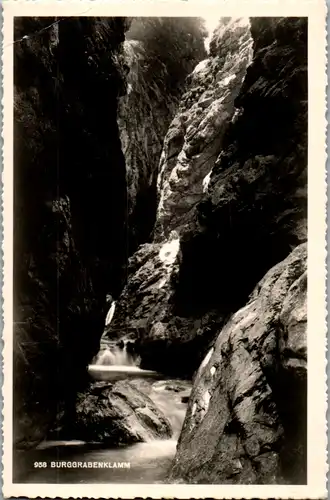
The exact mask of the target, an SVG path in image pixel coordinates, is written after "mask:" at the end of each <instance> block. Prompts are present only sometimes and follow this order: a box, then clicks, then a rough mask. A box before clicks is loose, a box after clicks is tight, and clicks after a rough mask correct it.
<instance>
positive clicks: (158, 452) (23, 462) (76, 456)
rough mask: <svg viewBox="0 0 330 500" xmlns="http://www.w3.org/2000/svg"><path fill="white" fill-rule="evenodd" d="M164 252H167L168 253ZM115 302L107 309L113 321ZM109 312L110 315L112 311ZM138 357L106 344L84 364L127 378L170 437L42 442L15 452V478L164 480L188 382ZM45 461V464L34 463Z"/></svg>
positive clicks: (103, 374)
mask: <svg viewBox="0 0 330 500" xmlns="http://www.w3.org/2000/svg"><path fill="white" fill-rule="evenodd" d="M166 257H168V255H166ZM114 304H115V303H114V302H113V303H112V306H111V308H110V311H109V313H108V317H109V318H110V319H109V321H111V320H112V318H113V314H114V309H115V305H114ZM110 313H111V314H110ZM137 363H138V360H137V359H134V358H133V356H131V355H130V354H129V353H128V352H127V341H126V340H124V341H123V349H121V348H120V347H119V346H117V345H116V344H111V345H110V343H109V346H108V347H107V348H106V349H103V350H101V351H100V352H99V353H98V355H97V356H96V360H95V364H91V365H89V367H88V371H89V373H90V375H91V376H92V377H93V378H94V379H95V380H110V381H113V382H115V381H117V380H123V379H124V380H126V379H129V380H130V382H131V384H132V385H134V386H135V387H137V388H138V389H139V390H140V391H142V392H144V393H145V394H147V395H148V396H149V397H150V399H151V400H152V401H153V402H154V404H155V405H156V406H157V407H158V408H159V409H160V410H161V411H162V413H163V414H164V415H165V416H166V417H167V418H168V420H169V421H170V423H171V427H172V432H173V437H172V438H171V439H155V440H152V441H149V442H146V443H138V444H134V445H130V446H124V447H120V448H105V447H104V446H102V444H101V443H86V442H83V441H78V440H71V441H44V442H42V443H41V444H39V446H38V447H37V449H35V450H31V451H24V452H22V453H21V454H20V453H18V454H17V455H16V457H15V471H14V476H15V477H14V481H15V482H26V483H162V482H164V480H165V478H166V475H167V472H168V470H169V468H170V466H171V463H172V460H173V458H174V455H175V450H176V443H177V439H178V437H179V434H180V430H181V427H182V424H183V420H184V417H185V413H186V406H187V404H186V403H183V402H182V398H183V397H187V396H188V395H189V393H190V389H191V383H190V382H188V381H183V380H160V381H159V380H158V381H156V382H155V380H154V379H155V378H156V379H159V378H162V379H163V378H164V376H163V375H161V374H159V373H157V372H154V371H152V370H142V369H141V368H139V367H138V366H137ZM52 462H53V463H58V464H61V463H63V462H64V463H79V462H81V463H84V462H97V463H104V462H107V463H119V462H120V463H121V462H126V463H128V462H129V463H130V468H110V469H109V468H77V467H71V468H68V467H65V468H63V467H60V468H54V467H51V463H52ZM35 463H46V464H47V467H34V464H35Z"/></svg>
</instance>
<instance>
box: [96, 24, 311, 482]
mask: <svg viewBox="0 0 330 500" xmlns="http://www.w3.org/2000/svg"><path fill="white" fill-rule="evenodd" d="M210 49H211V50H210V57H209V58H208V59H207V60H205V61H203V62H202V63H200V64H199V65H198V66H197V67H196V69H195V70H194V72H193V73H192V75H191V77H190V88H189V89H188V91H187V93H186V94H185V95H184V96H183V98H182V102H181V105H180V107H179V111H178V113H177V115H176V116H175V118H174V120H173V122H172V124H171V126H170V128H169V132H168V134H167V136H166V138H165V141H164V148H163V152H162V156H161V160H160V174H159V177H158V188H159V205H158V212H157V221H156V225H155V231H154V241H153V242H152V243H150V244H147V245H142V246H141V247H140V248H139V250H138V251H137V252H136V253H135V254H134V256H133V257H132V258H131V259H130V263H129V268H128V282H127V285H126V287H125V289H124V291H123V293H122V295H121V297H120V299H119V301H118V303H117V306H116V312H115V315H114V318H113V322H112V323H111V325H110V328H109V329H108V331H107V332H105V335H104V337H105V338H112V339H114V338H116V337H118V336H122V335H125V336H126V337H127V338H131V339H135V343H136V346H137V350H138V351H139V353H140V355H141V359H142V366H143V367H146V368H153V369H156V370H160V371H164V372H167V373H176V374H181V375H192V374H193V373H194V372H195V370H196V369H197V368H198V366H199V365H200V364H201V362H202V360H203V358H205V356H206V354H207V353H209V355H208V357H207V358H206V360H205V359H204V362H203V364H202V367H201V368H200V369H199V372H198V374H197V377H196V378H195V382H194V390H193V395H192V398H191V400H190V403H189V410H188V413H187V418H186V423H185V426H184V429H183V432H182V435H181V438H180V442H179V447H178V452H177V457H176V462H175V465H174V468H173V471H172V474H171V480H175V481H181V480H185V481H197V482H200V483H203V482H210V481H211V482H214V483H224V482H227V483H237V482H240V483H242V484H245V483H247V482H252V483H263V482H264V483H281V482H288V483H297V482H298V483H299V482H300V483H301V482H304V481H305V480H306V475H305V473H306V467H305V466H306V463H305V460H306V446H305V441H304V440H305V437H306V428H305V425H306V346H305V327H306V316H305V315H306V310H305V300H306V276H305V271H306V263H305V261H306V247H305V245H304V242H306V239H307V20H306V19H304V18H251V19H250V20H249V21H248V20H233V19H224V20H221V22H220V24H219V26H218V28H217V29H216V31H215V33H214V36H213V39H212V41H211V44H210ZM279 263H280V264H279ZM274 266H275V267H274ZM270 269H271V270H270ZM269 270H270V271H269ZM265 275H266V276H265ZM263 276H265V277H264V278H263ZM260 280H261V281H260ZM258 282H259V284H258ZM253 290H255V291H254V292H253ZM252 292H253V293H252ZM251 293H252V296H251ZM249 297H250V299H249ZM297 420H299V425H298V424H297ZM196 450H197V451H196Z"/></svg>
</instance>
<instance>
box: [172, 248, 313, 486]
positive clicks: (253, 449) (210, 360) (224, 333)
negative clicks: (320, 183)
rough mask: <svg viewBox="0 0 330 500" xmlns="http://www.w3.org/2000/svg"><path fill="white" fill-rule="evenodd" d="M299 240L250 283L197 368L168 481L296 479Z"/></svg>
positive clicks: (300, 379)
mask: <svg viewBox="0 0 330 500" xmlns="http://www.w3.org/2000/svg"><path fill="white" fill-rule="evenodd" d="M306 289H307V246H306V244H302V245H300V246H298V247H297V248H296V249H295V250H294V251H293V252H292V253H291V254H290V255H289V256H288V257H287V258H286V259H285V260H284V261H282V262H280V263H279V264H277V265H276V266H275V267H273V268H272V269H271V270H270V271H269V272H268V273H267V274H266V275H265V276H264V278H263V279H262V280H261V281H260V282H259V283H258V285H257V287H256V288H255V290H254V291H253V293H252V295H251V297H250V300H249V301H248V303H247V305H246V306H244V307H243V308H242V309H240V310H239V311H237V312H236V313H235V314H234V315H233V316H232V317H231V318H230V320H229V321H228V322H227V323H226V325H225V326H224V328H223V329H222V330H221V331H220V332H219V335H218V338H217V340H216V342H215V344H214V347H212V349H211V350H210V351H209V353H208V355H207V356H206V357H205V359H204V361H203V363H202V364H201V366H200V367H199V370H198V372H197V374H196V377H195V380H194V386H193V392H192V395H191V397H190V401H189V407H188V410H187V414H186V419H185V422H184V425H183V430H182V433H181V436H180V440H179V444H178V449H177V454H176V457H175V463H174V466H173V469H172V473H171V480H173V481H176V480H183V481H188V482H197V483H210V482H211V483H221V484H237V483H239V484H249V483H263V484H275V483H286V482H289V483H295V484H299V483H304V482H305V481H306V466H307V462H306V460H307V455H306V444H307V443H306V437H307V425H306V424H307V420H306V416H307V415H306V403H307V338H306V325H307V304H306Z"/></svg>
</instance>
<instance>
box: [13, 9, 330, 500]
mask: <svg viewBox="0 0 330 500" xmlns="http://www.w3.org/2000/svg"><path fill="white" fill-rule="evenodd" d="M82 10H83V9H82ZM217 12H218V15H215V11H214V9H213V10H210V12H208V9H207V8H205V9H204V11H203V10H202V11H200V13H201V15H199V16H195V15H194V16H189V15H183V16H182V15H180V16H179V15H177V16H176V11H175V9H172V15H171V16H168V15H166V16H159V17H156V16H155V15H153V16H141V15H131V16H119V15H114V16H103V17H102V16H96V15H89V14H87V15H83V14H81V15H73V16H70V15H63V16H58V17H56V16H44V15H42V16H27V15H22V16H19V15H16V16H15V17H14V18H13V41H12V47H11V50H12V53H13V56H12V57H13V68H12V71H13V103H12V107H13V268H12V273H13V274H12V280H13V283H12V290H13V295H12V296H13V308H12V310H13V312H12V318H13V319H12V326H11V335H12V352H11V356H12V364H11V371H12V373H11V374H10V376H11V377H12V426H13V427H12V429H13V431H12V443H11V451H12V461H11V467H12V478H11V481H12V483H13V484H17V485H21V489H20V490H19V491H22V492H24V491H25V490H24V489H22V485H24V484H26V485H34V484H39V485H49V487H51V485H54V490H53V491H52V490H51V489H49V490H47V491H50V493H49V494H48V495H47V496H52V495H53V496H56V487H55V486H56V485H70V484H71V485H75V484H76V485H81V489H80V490H79V491H80V492H82V493H81V495H82V496H85V495H84V489H83V485H95V486H97V485H98V484H109V483H111V484H116V485H117V486H118V485H125V484H130V485H136V489H135V492H136V493H135V495H133V496H136V495H137V494H138V492H139V489H138V488H139V486H138V485H158V486H159V487H161V486H164V487H165V486H166V485H274V486H276V485H282V486H283V485H284V486H285V485H288V486H290V485H298V486H299V485H300V486H306V485H307V484H308V477H309V475H308V473H309V471H308V453H309V451H310V448H309V446H308V444H309V443H308V422H309V419H308V407H309V404H310V403H308V401H309V399H308V398H309V397H310V386H309V385H308V377H309V369H307V368H309V363H310V357H309V349H308V348H307V347H308V345H309V343H308V342H307V339H308V336H309V335H310V330H308V335H307V326H308V323H309V320H308V322H307V312H308V314H309V308H308V307H307V297H308V294H307V291H308V287H309V280H310V272H308V273H307V264H308V258H309V248H310V241H309V230H310V225H311V223H310V219H308V217H309V216H310V211H309V209H308V210H307V207H309V197H308V196H307V193H309V182H310V177H311V175H313V174H311V170H310V169H311V165H310V164H309V163H310V159H309V131H310V127H309V116H310V106H309V95H310V94H309V71H310V70H309V51H308V47H309V43H310V39H309V18H308V16H294V15H292V16H260V17H256V16H252V17H251V16H243V17H239V16H237V17H235V16H231V17H226V16H225V15H222V13H221V9H218V11H217ZM320 27H321V28H322V26H320ZM321 83H322V82H321ZM323 90H324V89H323V88H322V84H321V85H320V92H321V93H322V91H323ZM314 92H315V90H314ZM322 133H323V129H322V124H320V134H321V136H322ZM322 160H323V156H321V162H319V163H317V162H316V163H315V164H313V165H312V168H313V169H319V171H322V169H324V168H325V164H323V163H322ZM308 169H309V170H308ZM308 172H309V173H308ZM320 196H322V193H320ZM307 220H308V223H307ZM321 236H322V235H321ZM321 240H322V238H321ZM307 249H308V251H307ZM320 255H321V260H322V255H323V254H320ZM320 264H321V268H322V266H323V265H325V264H322V262H320ZM307 274H308V279H307ZM321 288H322V283H321ZM322 290H323V289H322ZM320 297H321V296H320ZM320 300H321V301H322V297H321V299H320ZM308 318H310V316H308ZM320 319H321V320H322V318H320ZM312 333H313V335H314V332H312ZM323 333H324V332H323V331H322V329H321V331H320V334H319V335H320V337H319V338H320V339H321V341H320V342H322V341H323V337H322V335H323ZM315 335H317V334H315ZM315 342H317V337H315ZM324 355H325V351H324ZM320 363H321V364H322V363H323V360H322V359H320ZM322 366H323V365H322ZM321 386H322V381H321ZM322 387H323V386H322ZM322 387H321V389H322ZM308 388H309V389H308ZM324 397H325V395H324ZM322 422H323V420H322ZM324 432H325V431H324ZM321 436H322V439H325V434H324V436H323V434H321ZM322 449H323V448H322ZM17 491H18V490H17ZM36 491H37V490H36ZM40 491H41V490H40ZM43 491H45V490H43ZM77 491H78V490H77ZM91 491H93V489H92V490H91ZM164 491H165V490H164ZM219 491H220V490H219ZM110 493H111V491H110ZM110 493H109V494H110ZM38 494H39V493H38ZM26 496H28V494H26ZM70 496H71V495H70ZM95 496H96V497H97V496H98V495H96V494H95ZM110 496H112V495H110ZM189 496H195V495H191V494H190V495H189ZM199 496H200V495H199ZM123 497H124V495H123ZM127 498H128V497H127ZM281 498H283V497H281ZM292 498H293V497H292ZM299 498H300V497H299ZM306 498H307V497H306Z"/></svg>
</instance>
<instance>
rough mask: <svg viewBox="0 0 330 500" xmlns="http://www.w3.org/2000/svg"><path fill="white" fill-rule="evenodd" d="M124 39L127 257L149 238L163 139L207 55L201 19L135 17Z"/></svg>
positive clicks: (121, 122) (122, 124) (120, 121)
mask: <svg viewBox="0 0 330 500" xmlns="http://www.w3.org/2000/svg"><path fill="white" fill-rule="evenodd" d="M130 23H131V24H130V29H129V30H128V31H127V33H126V40H125V42H124V56H125V64H126V66H127V72H128V74H127V94H126V95H125V96H122V97H121V98H120V99H119V106H118V124H119V130H120V138H121V143H122V149H123V153H124V156H125V162H126V171H127V186H128V200H127V208H128V217H129V218H128V222H129V232H128V240H127V244H128V255H131V254H132V253H133V251H135V250H136V249H137V247H138V246H139V245H140V244H141V243H145V242H150V241H151V238H150V235H151V232H152V230H153V226H154V223H155V216H156V209H157V176H158V167H159V159H160V155H161V152H162V147H163V141H164V137H165V136H166V133H167V131H168V127H169V125H170V122H171V120H172V119H173V117H174V114H175V112H176V110H177V107H178V105H179V102H180V97H181V95H182V93H183V92H184V90H185V88H186V77H187V76H188V75H189V74H190V73H191V71H192V70H193V68H194V67H195V65H196V64H197V63H198V62H199V61H201V60H202V59H204V58H205V57H206V51H205V48H204V37H205V30H204V28H203V22H202V20H201V19H200V18H159V17H155V18H132V19H131V20H130Z"/></svg>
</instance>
